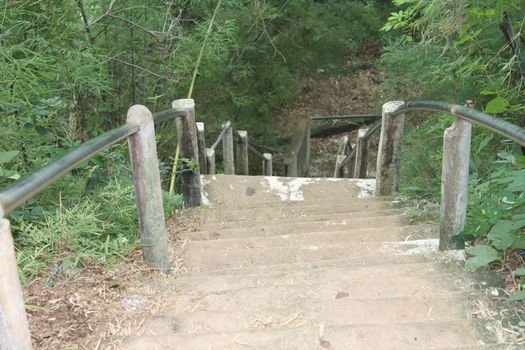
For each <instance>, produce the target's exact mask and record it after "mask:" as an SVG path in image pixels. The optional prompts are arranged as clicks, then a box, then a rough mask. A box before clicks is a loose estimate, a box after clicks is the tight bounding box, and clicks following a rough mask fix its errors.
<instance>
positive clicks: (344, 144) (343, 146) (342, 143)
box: [334, 135, 348, 178]
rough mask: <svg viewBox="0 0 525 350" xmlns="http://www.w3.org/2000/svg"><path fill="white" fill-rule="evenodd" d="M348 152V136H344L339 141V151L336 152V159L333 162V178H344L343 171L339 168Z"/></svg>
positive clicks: (342, 168)
mask: <svg viewBox="0 0 525 350" xmlns="http://www.w3.org/2000/svg"><path fill="white" fill-rule="evenodd" d="M347 151H348V135H345V136H344V137H343V138H342V139H341V140H339V151H338V152H337V158H336V161H335V169H334V177H335V178H343V177H345V169H344V167H342V166H341V164H342V163H343V161H344V160H345V157H346V154H347Z"/></svg>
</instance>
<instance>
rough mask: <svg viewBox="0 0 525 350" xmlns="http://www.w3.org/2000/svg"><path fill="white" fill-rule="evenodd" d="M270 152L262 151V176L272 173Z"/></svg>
mask: <svg viewBox="0 0 525 350" xmlns="http://www.w3.org/2000/svg"><path fill="white" fill-rule="evenodd" d="M272 166H273V165H272V154H271V153H263V175H264V176H272V175H273V169H272Z"/></svg>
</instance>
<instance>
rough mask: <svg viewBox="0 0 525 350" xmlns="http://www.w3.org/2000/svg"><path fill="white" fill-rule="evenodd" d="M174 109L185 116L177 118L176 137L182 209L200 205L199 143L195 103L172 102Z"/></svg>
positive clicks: (188, 101) (186, 101) (189, 100)
mask: <svg viewBox="0 0 525 350" xmlns="http://www.w3.org/2000/svg"><path fill="white" fill-rule="evenodd" d="M173 108H174V109H185V110H186V111H187V113H186V116H184V117H182V118H177V120H176V123H177V135H178V137H179V142H180V155H181V158H183V159H184V160H185V161H184V162H183V163H182V195H183V197H184V207H186V208H192V207H198V206H199V205H201V179H200V163H199V141H198V135H197V125H196V123H195V102H194V101H193V100H192V99H180V100H175V101H173Z"/></svg>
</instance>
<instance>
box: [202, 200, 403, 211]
mask: <svg viewBox="0 0 525 350" xmlns="http://www.w3.org/2000/svg"><path fill="white" fill-rule="evenodd" d="M377 201H380V202H391V203H393V204H396V205H399V206H403V204H404V202H403V201H402V200H401V199H399V198H397V197H363V198H355V197H350V198H347V199H346V200H343V201H337V205H339V206H343V207H344V206H352V205H353V204H354V203H365V202H377ZM333 204H334V199H333V198H325V197H318V198H316V199H312V200H302V201H281V200H280V199H279V200H275V199H274V200H271V201H267V202H253V203H252V202H249V203H243V206H242V207H240V206H239V203H237V202H235V201H228V202H220V203H218V204H215V203H209V205H207V206H206V207H207V208H211V209H215V208H218V207H221V208H222V209H225V210H232V211H236V210H246V209H258V208H298V207H303V208H306V207H325V206H327V205H333Z"/></svg>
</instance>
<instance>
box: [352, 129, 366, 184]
mask: <svg viewBox="0 0 525 350" xmlns="http://www.w3.org/2000/svg"><path fill="white" fill-rule="evenodd" d="M367 131H368V128H359V130H358V131H357V144H356V147H357V148H356V153H355V167H354V177H355V178H358V179H364V178H365V177H366V167H367V162H368V145H367V144H368V140H365V139H364V136H365V134H366V132H367Z"/></svg>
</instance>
